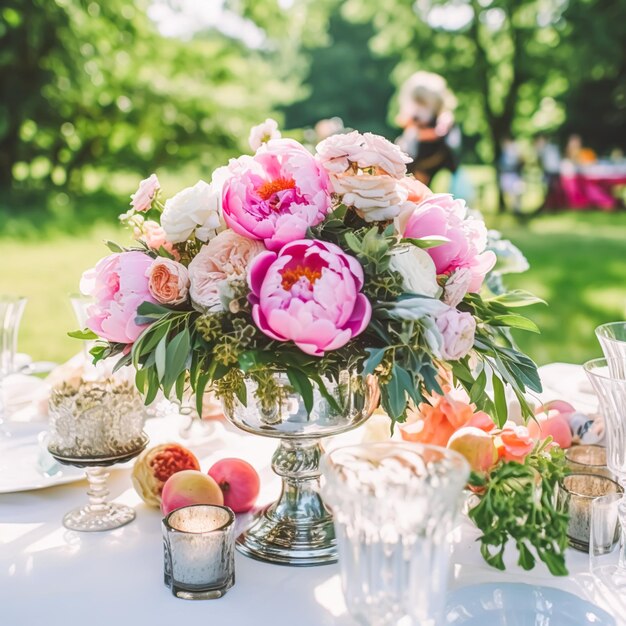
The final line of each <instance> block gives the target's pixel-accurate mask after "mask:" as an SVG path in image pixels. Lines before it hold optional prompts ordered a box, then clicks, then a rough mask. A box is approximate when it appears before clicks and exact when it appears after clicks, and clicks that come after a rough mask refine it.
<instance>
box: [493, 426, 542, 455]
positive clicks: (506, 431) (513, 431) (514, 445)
mask: <svg viewBox="0 0 626 626" xmlns="http://www.w3.org/2000/svg"><path fill="white" fill-rule="evenodd" d="M496 446H497V447H498V453H499V455H500V458H501V459H504V460H505V461H517V462H518V463H522V462H523V461H524V459H525V458H526V457H527V456H528V455H529V454H530V453H531V452H532V451H533V448H534V447H535V442H534V441H533V439H532V437H531V436H530V434H529V433H528V428H526V426H517V425H515V424H513V423H512V422H509V423H507V424H505V425H504V428H503V429H502V431H501V432H500V433H499V434H498V435H497V437H496Z"/></svg>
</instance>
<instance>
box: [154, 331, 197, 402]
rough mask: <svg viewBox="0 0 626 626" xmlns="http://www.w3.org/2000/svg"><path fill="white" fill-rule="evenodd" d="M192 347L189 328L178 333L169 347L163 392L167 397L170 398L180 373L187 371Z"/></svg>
mask: <svg viewBox="0 0 626 626" xmlns="http://www.w3.org/2000/svg"><path fill="white" fill-rule="evenodd" d="M159 345H160V344H159ZM190 345H191V341H190V338H189V329H187V328H185V329H184V330H183V331H182V332H180V333H178V335H176V337H174V339H172V341H170V342H169V344H168V345H167V349H166V353H165V374H164V376H163V378H162V382H163V391H164V392H165V395H166V396H169V392H170V390H171V388H172V386H173V385H174V383H175V382H176V379H177V378H178V377H179V375H180V373H181V372H183V371H184V370H185V365H186V363H187V358H188V357H189V349H190Z"/></svg>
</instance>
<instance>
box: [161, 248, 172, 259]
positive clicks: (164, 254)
mask: <svg viewBox="0 0 626 626" xmlns="http://www.w3.org/2000/svg"><path fill="white" fill-rule="evenodd" d="M159 256H162V257H165V258H166V259H170V260H174V255H173V254H172V253H171V252H168V251H167V250H166V249H165V248H164V247H163V246H161V247H160V248H159Z"/></svg>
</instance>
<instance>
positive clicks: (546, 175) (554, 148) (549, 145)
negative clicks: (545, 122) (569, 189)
mask: <svg viewBox="0 0 626 626" xmlns="http://www.w3.org/2000/svg"><path fill="white" fill-rule="evenodd" d="M535 151H536V153H537V161H538V163H539V166H540V167H541V171H542V174H543V182H544V185H545V187H546V195H545V200H544V203H543V205H542V206H541V207H540V209H541V210H552V209H557V208H559V207H562V206H563V204H564V196H563V189H562V187H561V150H560V148H559V145H558V144H557V143H556V142H555V141H554V140H553V139H551V138H549V137H546V135H544V134H539V135H537V137H536V138H535Z"/></svg>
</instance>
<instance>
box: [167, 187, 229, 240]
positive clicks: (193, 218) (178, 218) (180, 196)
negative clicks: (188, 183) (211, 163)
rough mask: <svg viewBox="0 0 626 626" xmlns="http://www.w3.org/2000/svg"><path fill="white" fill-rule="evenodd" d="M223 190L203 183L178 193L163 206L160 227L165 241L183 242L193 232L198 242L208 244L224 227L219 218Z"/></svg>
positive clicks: (220, 216) (220, 215)
mask: <svg viewBox="0 0 626 626" xmlns="http://www.w3.org/2000/svg"><path fill="white" fill-rule="evenodd" d="M221 205H222V190H221V187H219V186H214V185H209V184H208V183H206V182H205V181H203V180H200V181H198V182H197V183H196V184H195V185H194V186H193V187H187V188H186V189H183V190H182V191H179V192H178V193H177V194H176V195H175V196H174V197H172V198H170V199H169V200H167V201H166V203H165V210H164V211H163V214H162V215H161V226H162V227H163V230H164V231H165V235H166V238H167V240H168V241H170V242H171V243H182V242H184V241H187V240H188V239H189V238H190V237H191V235H192V234H193V233H194V231H195V235H196V237H197V238H198V239H199V240H200V241H209V239H211V238H212V237H215V235H216V234H217V233H219V232H220V231H222V230H224V228H226V225H225V223H224V220H223V218H222V206H221Z"/></svg>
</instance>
